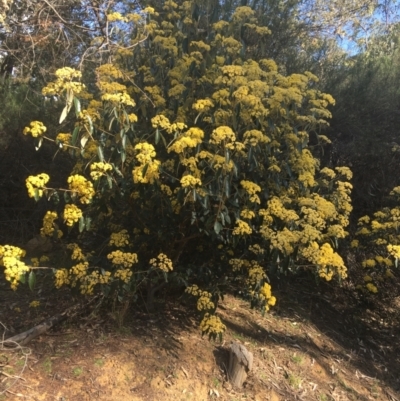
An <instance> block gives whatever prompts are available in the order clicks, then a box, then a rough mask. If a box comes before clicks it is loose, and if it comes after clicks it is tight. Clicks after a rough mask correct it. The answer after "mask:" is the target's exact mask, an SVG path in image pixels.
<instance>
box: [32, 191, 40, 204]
mask: <svg viewBox="0 0 400 401" xmlns="http://www.w3.org/2000/svg"><path fill="white" fill-rule="evenodd" d="M33 197H34V199H35V201H36V202H37V201H38V200H39V199H40V196H39V190H38V189H37V188H35V193H34V195H33Z"/></svg>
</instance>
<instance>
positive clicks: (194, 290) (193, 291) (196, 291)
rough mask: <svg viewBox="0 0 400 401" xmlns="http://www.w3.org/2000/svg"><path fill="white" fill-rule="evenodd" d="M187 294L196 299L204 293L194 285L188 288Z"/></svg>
mask: <svg viewBox="0 0 400 401" xmlns="http://www.w3.org/2000/svg"><path fill="white" fill-rule="evenodd" d="M185 292H186V293H187V294H191V295H194V296H195V297H197V296H198V297H199V296H201V294H202V293H203V292H202V291H201V290H200V288H199V287H198V285H196V284H193V285H190V286H188V287H186V289H185Z"/></svg>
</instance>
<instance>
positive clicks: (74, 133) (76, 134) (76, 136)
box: [71, 127, 80, 146]
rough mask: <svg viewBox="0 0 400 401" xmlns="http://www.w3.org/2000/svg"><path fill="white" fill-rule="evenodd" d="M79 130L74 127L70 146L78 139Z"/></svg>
mask: <svg viewBox="0 0 400 401" xmlns="http://www.w3.org/2000/svg"><path fill="white" fill-rule="evenodd" d="M79 130H80V128H79V127H75V129H74V130H73V132H72V138H71V144H72V145H73V146H74V145H75V144H76V140H77V139H78V134H79Z"/></svg>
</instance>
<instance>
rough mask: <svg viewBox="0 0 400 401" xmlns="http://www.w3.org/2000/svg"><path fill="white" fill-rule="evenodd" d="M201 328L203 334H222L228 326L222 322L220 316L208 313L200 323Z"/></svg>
mask: <svg viewBox="0 0 400 401" xmlns="http://www.w3.org/2000/svg"><path fill="white" fill-rule="evenodd" d="M200 330H201V332H202V333H203V334H215V335H217V334H222V333H223V332H224V331H225V330H226V326H225V325H224V324H223V323H222V322H221V319H220V318H219V317H218V316H215V315H210V314H209V313H206V314H205V315H204V318H203V320H202V321H201V323H200Z"/></svg>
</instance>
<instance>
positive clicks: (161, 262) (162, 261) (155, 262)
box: [149, 253, 174, 273]
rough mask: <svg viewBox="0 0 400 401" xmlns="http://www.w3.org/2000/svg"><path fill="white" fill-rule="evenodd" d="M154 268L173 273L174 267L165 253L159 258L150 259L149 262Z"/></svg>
mask: <svg viewBox="0 0 400 401" xmlns="http://www.w3.org/2000/svg"><path fill="white" fill-rule="evenodd" d="M149 263H150V264H151V265H152V266H153V267H154V268H158V269H160V270H162V271H163V272H165V273H168V272H169V271H172V270H173V269H174V267H173V266H172V260H171V259H169V258H168V256H167V255H165V254H164V253H160V254H159V255H158V256H157V258H153V259H150V262H149Z"/></svg>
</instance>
